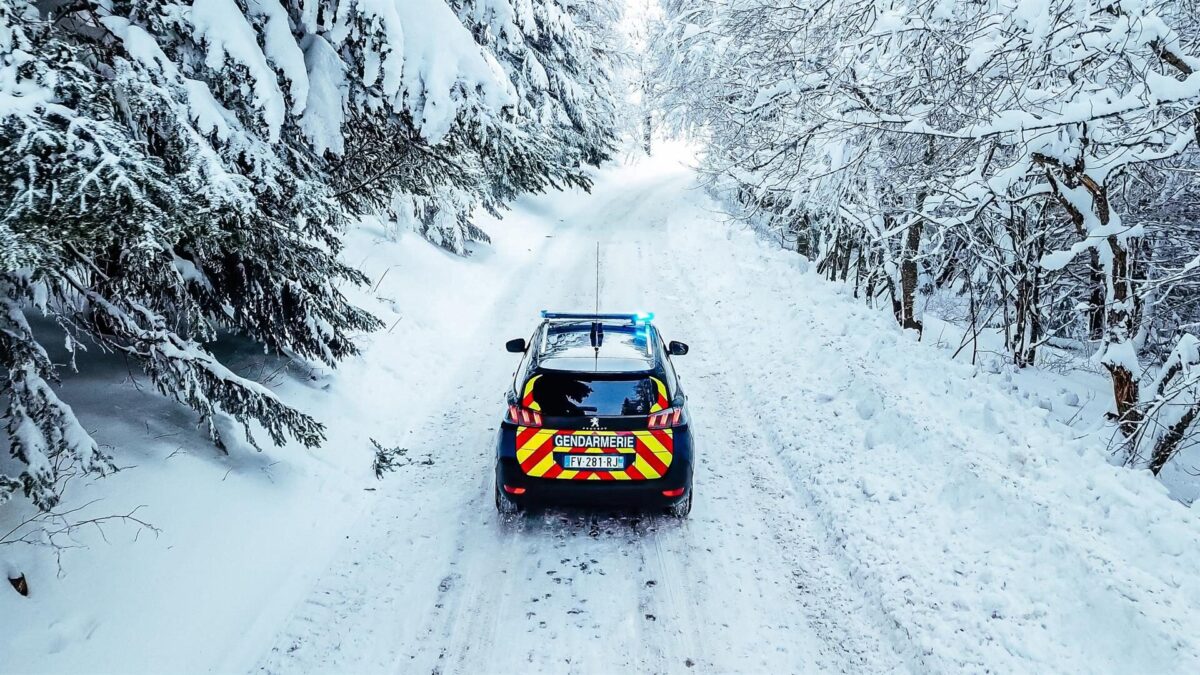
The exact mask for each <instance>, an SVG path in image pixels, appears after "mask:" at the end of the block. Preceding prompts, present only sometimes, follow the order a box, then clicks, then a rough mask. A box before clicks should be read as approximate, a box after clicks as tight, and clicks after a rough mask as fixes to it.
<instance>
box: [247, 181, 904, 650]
mask: <svg viewBox="0 0 1200 675" xmlns="http://www.w3.org/2000/svg"><path fill="white" fill-rule="evenodd" d="M690 188H691V176H690V175H689V174H688V173H687V172H686V171H684V170H682V169H675V170H674V171H671V172H669V173H667V174H666V175H655V174H654V173H653V172H645V173H636V174H634V175H632V176H630V177H628V178H627V179H626V180H615V179H612V178H610V179H609V180H606V181H604V182H603V183H602V184H601V185H600V186H598V189H597V190H596V191H595V193H594V194H593V195H591V196H582V195H580V196H579V197H578V199H577V200H571V201H567V200H562V199H559V200H555V202H554V204H556V205H557V208H553V209H551V210H549V211H546V212H545V213H544V214H542V217H543V218H545V219H546V220H548V221H550V222H553V223H558V224H559V225H558V226H557V227H554V228H553V230H552V231H551V236H550V237H549V239H548V240H547V241H546V242H545V244H544V246H542V248H541V250H540V251H539V252H538V253H537V254H536V256H535V257H534V258H532V259H531V260H530V261H529V263H528V264H527V266H526V267H525V268H524V269H521V270H519V271H518V273H517V274H515V275H513V276H512V277H511V280H510V287H509V288H507V289H504V291H503V292H501V293H499V297H500V298H501V301H500V302H498V303H497V304H496V305H495V306H494V307H492V308H491V309H490V311H489V315H488V316H483V317H473V318H472V319H471V321H470V323H469V324H468V323H467V322H466V321H464V325H468V326H470V325H473V326H475V328H474V329H472V328H467V330H474V331H475V338H476V339H473V340H470V341H469V342H470V343H471V344H472V347H471V348H470V350H469V351H467V352H466V353H463V354H461V355H460V358H453V357H451V362H450V363H448V364H446V365H447V368H446V373H445V377H444V380H443V383H444V387H443V388H441V389H440V390H438V391H435V392H432V396H433V397H434V398H436V399H437V400H439V401H440V405H435V406H434V408H435V409H438V410H440V411H441V412H440V413H439V414H437V415H436V416H434V417H433V418H431V419H429V420H427V421H424V422H422V423H421V424H419V425H417V429H416V431H415V432H414V434H413V435H412V437H411V438H408V439H404V442H403V445H405V446H406V447H408V448H413V449H422V450H424V449H435V452H434V457H435V463H434V464H433V466H430V467H423V468H421V469H420V470H419V471H409V472H406V473H405V474H404V475H403V476H402V477H397V478H396V479H392V480H389V481H386V482H385V483H384V485H385V487H384V488H382V490H383V491H384V492H385V493H386V494H384V495H381V497H380V498H379V499H378V500H377V501H376V502H375V503H374V504H373V505H372V506H371V508H370V510H369V511H368V512H367V514H366V515H365V516H364V518H363V519H362V520H361V521H360V522H359V524H358V526H357V527H356V528H355V529H354V530H353V531H352V532H351V534H350V536H349V538H348V540H347V542H346V546H345V547H344V549H343V550H342V551H341V552H340V553H339V554H338V555H337V556H336V557H335V558H334V560H333V561H332V564H331V565H330V567H329V569H328V570H327V571H326V573H325V574H323V575H322V576H321V582H320V583H319V584H318V585H317V586H316V587H315V588H314V589H313V590H312V592H311V593H310V594H309V595H308V597H307V598H306V599H305V600H304V601H303V602H302V603H301V604H300V606H298V607H297V608H296V610H295V612H294V613H293V615H292V616H291V618H290V619H289V620H288V623H287V626H286V628H285V629H284V631H283V632H282V633H281V634H280V635H279V637H278V640H277V642H276V644H275V646H274V648H273V649H272V651H271V653H270V655H269V656H268V657H267V658H266V659H265V660H264V661H263V663H262V664H261V665H262V668H263V670H265V671H267V672H273V673H276V672H277V673H285V672H311V671H314V670H321V671H328V670H335V671H340V672H402V673H428V672H443V673H478V672H516V671H520V670H525V671H529V670H532V671H534V672H605V673H611V672H685V671H688V670H689V669H691V668H695V669H698V670H699V671H702V672H734V671H737V672H798V671H823V672H828V671H839V670H866V671H870V672H887V671H893V670H898V669H899V670H903V669H904V668H905V667H906V660H905V651H906V650H905V649H904V648H903V647H899V648H898V646H897V644H896V640H897V639H899V638H898V635H897V633H896V631H894V630H893V629H892V628H890V627H888V626H887V622H886V621H884V620H883V617H882V614H881V613H880V611H879V609H878V607H872V606H871V603H870V602H868V601H867V600H866V599H865V598H864V597H863V596H862V595H861V594H860V593H859V592H858V591H856V586H855V584H853V583H851V580H850V578H849V576H848V574H847V570H846V566H845V565H844V564H843V561H842V560H841V559H840V558H839V555H838V553H837V548H836V546H835V545H834V544H833V542H832V541H831V540H830V539H829V537H828V536H827V535H826V533H825V532H824V530H823V529H822V528H821V525H820V524H819V521H818V519H816V518H815V517H814V515H813V513H812V512H811V510H810V509H811V500H810V499H809V498H808V497H807V496H806V495H805V493H804V491H803V486H802V481H800V480H796V477H794V476H792V474H791V473H790V471H789V470H788V469H787V468H786V467H784V466H783V465H782V464H781V460H780V458H779V455H778V451H779V448H778V447H777V438H776V436H775V434H774V433H773V431H772V425H773V424H775V423H777V422H779V420H771V419H760V418H759V416H758V415H757V413H756V410H755V406H754V402H753V398H752V397H753V394H751V393H750V392H749V389H748V387H747V384H746V383H745V381H744V379H745V375H743V373H742V371H741V361H742V359H743V358H757V357H758V356H759V355H753V354H740V353H739V352H740V351H741V349H740V348H739V346H738V341H737V336H738V335H739V334H741V333H743V332H745V331H746V330H753V328H754V327H753V326H744V325H738V321H737V319H736V318H735V317H734V316H731V315H728V314H722V312H721V311H720V309H719V307H718V306H717V303H719V301H720V298H719V297H714V296H713V295H712V293H711V292H704V291H705V290H706V289H707V288H708V286H707V285H706V284H705V283H704V282H705V281H706V279H707V278H708V277H709V276H710V275H711V272H712V270H706V269H703V268H702V267H698V266H697V265H696V262H697V261H696V258H695V256H694V255H693V251H691V250H690V249H689V248H688V246H689V245H693V244H694V242H691V241H687V240H684V239H683V238H681V237H677V236H673V233H672V231H671V228H670V227H669V226H668V223H669V221H670V218H669V216H670V215H671V211H672V210H673V209H677V208H678V206H679V205H680V204H685V203H687V202H688V201H689V197H688V195H689V189H690ZM597 243H599V251H600V260H601V264H600V269H601V282H600V283H601V287H600V305H601V309H602V310H612V311H617V310H633V309H652V310H655V311H657V312H658V315H659V316H660V317H661V318H660V323H661V324H662V327H663V330H664V333H665V334H666V335H667V336H668V337H669V338H675V339H681V340H685V341H689V342H690V343H691V344H692V345H693V352H692V355H689V356H688V357H687V358H686V359H681V360H680V368H681V369H682V371H681V377H682V378H683V380H684V382H685V386H686V387H687V390H688V392H689V398H690V400H691V405H692V410H693V416H694V419H695V420H696V421H695V423H694V424H695V427H696V429H697V437H698V443H699V452H700V456H699V462H698V466H697V470H696V490H697V501H696V506H695V510H694V511H693V513H692V516H691V518H690V519H689V520H687V521H685V522H678V521H675V520H673V519H670V518H667V517H665V516H660V515H657V514H653V513H646V514H622V513H613V512H588V511H564V510H549V511H545V512H534V513H530V514H522V515H520V516H517V517H516V518H514V519H510V520H506V519H505V518H504V517H501V516H498V515H497V514H496V513H495V512H494V511H493V508H492V474H491V466H492V461H493V453H494V447H493V436H494V433H495V428H496V422H497V421H498V418H499V415H500V412H501V404H500V403H501V400H502V399H501V396H502V395H501V391H502V390H503V389H504V387H505V386H506V385H507V383H508V382H509V381H510V379H511V376H512V371H513V369H514V367H515V365H516V359H515V358H514V357H513V356H512V355H510V354H507V353H506V352H504V351H503V350H502V349H501V348H500V347H501V343H502V338H507V337H517V336H525V335H527V334H528V333H529V332H530V331H531V330H532V328H533V326H534V325H535V323H536V321H537V319H536V317H537V311H538V310H540V309H543V308H553V309H564V310H574V309H586V308H590V307H592V306H594V302H595V276H594V270H595V255H596V245H597ZM438 358H445V356H444V355H439V357H438ZM381 404H383V405H385V406H386V401H381ZM382 412H383V411H381V413H382ZM395 414H398V415H399V414H403V413H402V412H401V411H396V412H395ZM692 672H695V671H692Z"/></svg>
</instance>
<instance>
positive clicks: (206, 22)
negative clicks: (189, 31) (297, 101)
mask: <svg viewBox="0 0 1200 675" xmlns="http://www.w3.org/2000/svg"><path fill="white" fill-rule="evenodd" d="M187 17H188V20H189V21H190V22H191V24H192V26H193V27H194V28H195V31H196V37H197V38H198V39H200V40H202V41H203V42H204V44H205V48H206V50H207V51H206V56H205V60H206V63H207V64H208V67H209V68H212V69H213V70H215V71H220V70H221V69H222V68H223V67H224V63H225V59H226V57H228V58H229V59H230V60H231V61H233V62H234V63H237V64H239V65H241V66H244V67H245V68H246V70H247V71H249V73H250V78H251V80H252V81H253V82H254V87H253V89H254V102H255V105H256V106H257V107H258V108H259V109H260V110H261V111H262V115H263V121H264V122H265V123H266V125H267V136H268V138H269V139H270V140H271V141H272V142H273V141H277V140H279V131H280V128H281V127H282V126H283V116H284V103H283V92H282V91H280V90H279V81H278V78H277V77H276V76H275V71H274V70H272V69H271V66H270V65H268V64H267V57H266V56H265V55H264V54H263V51H262V49H260V48H259V46H258V38H257V36H256V34H255V31H254V29H253V28H252V27H251V26H250V23H249V22H247V21H246V17H245V15H243V14H242V12H241V10H240V9H239V8H238V6H237V3H235V2H233V0H195V2H193V3H192V6H191V8H190V9H189V10H188V13H187ZM269 25H270V24H269ZM288 39H290V37H289V38H288ZM279 41H280V36H279V35H278V30H275V31H269V32H268V37H267V45H268V50H270V51H271V53H272V57H273V58H278V59H281V60H282V59H284V58H286V57H281V56H279V54H281V53H283V49H282V48H281V47H280V45H279ZM272 47H274V50H271V48H272ZM285 63H286V61H285ZM290 70H291V69H290V68H289V69H288V71H290ZM293 84H294V81H293ZM292 91H293V93H295V91H296V89H295V87H293V90H292Z"/></svg>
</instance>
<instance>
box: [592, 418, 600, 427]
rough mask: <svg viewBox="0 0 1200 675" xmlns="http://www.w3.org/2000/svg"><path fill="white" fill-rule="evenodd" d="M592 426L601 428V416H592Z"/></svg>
mask: <svg viewBox="0 0 1200 675" xmlns="http://www.w3.org/2000/svg"><path fill="white" fill-rule="evenodd" d="M592 428H593V429H599V428H600V418H599V417H593V418H592Z"/></svg>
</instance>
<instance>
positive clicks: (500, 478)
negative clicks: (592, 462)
mask: <svg viewBox="0 0 1200 675" xmlns="http://www.w3.org/2000/svg"><path fill="white" fill-rule="evenodd" d="M496 485H497V487H499V488H501V489H503V487H504V486H508V487H509V488H517V489H523V490H524V492H523V493H522V494H513V493H512V492H511V491H506V492H508V497H509V498H510V499H512V500H513V501H514V502H515V503H517V504H520V505H549V504H561V505H564V506H624V507H665V506H671V505H672V504H677V503H680V502H682V501H683V500H685V499H687V498H688V496H689V493H690V492H691V491H692V463H691V462H690V461H688V460H687V459H686V458H682V457H676V458H675V461H673V462H672V463H671V466H670V468H669V469H667V473H666V475H665V476H663V477H662V478H656V479H654V480H605V481H599V480H563V479H556V478H533V477H530V476H527V475H525V473H524V472H523V471H521V466H520V464H518V463H517V460H516V458H515V457H501V458H499V459H498V460H497V461H496ZM679 488H683V489H684V491H683V494H678V495H673V496H666V495H664V494H663V492H665V491H667V492H669V491H677V490H678V489H679Z"/></svg>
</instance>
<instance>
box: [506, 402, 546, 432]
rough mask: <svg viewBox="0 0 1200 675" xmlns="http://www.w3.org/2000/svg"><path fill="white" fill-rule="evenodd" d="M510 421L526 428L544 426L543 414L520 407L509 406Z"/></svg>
mask: <svg viewBox="0 0 1200 675" xmlns="http://www.w3.org/2000/svg"><path fill="white" fill-rule="evenodd" d="M508 421H509V422H512V423H513V424H520V425H522V426H526V427H540V426H542V414H541V413H540V412H538V411H536V410H530V409H529V408H522V407H521V406H519V405H510V406H508Z"/></svg>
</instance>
